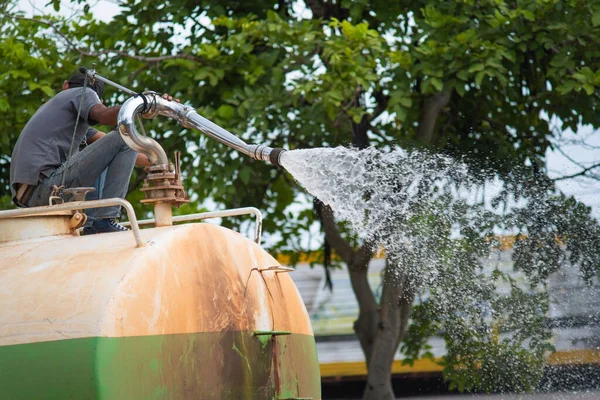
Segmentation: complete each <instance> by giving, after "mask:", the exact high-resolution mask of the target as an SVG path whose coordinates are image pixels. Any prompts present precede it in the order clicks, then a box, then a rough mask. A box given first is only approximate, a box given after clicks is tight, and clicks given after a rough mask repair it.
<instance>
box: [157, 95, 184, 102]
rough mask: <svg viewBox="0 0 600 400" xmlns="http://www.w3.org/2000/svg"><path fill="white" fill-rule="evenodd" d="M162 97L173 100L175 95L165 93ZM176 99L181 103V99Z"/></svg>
mask: <svg viewBox="0 0 600 400" xmlns="http://www.w3.org/2000/svg"><path fill="white" fill-rule="evenodd" d="M162 98H163V99H165V100H169V101H173V96H171V95H170V94H168V93H164V94H163V95H162ZM175 101H176V102H177V103H181V102H180V101H179V99H175Z"/></svg>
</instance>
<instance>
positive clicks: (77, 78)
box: [68, 72, 104, 98]
mask: <svg viewBox="0 0 600 400" xmlns="http://www.w3.org/2000/svg"><path fill="white" fill-rule="evenodd" d="M84 81H85V74H82V73H81V72H76V73H75V74H73V76H71V78H69V80H68V82H69V88H74V87H83V83H84ZM87 86H88V87H89V88H91V89H92V90H93V91H94V92H96V94H97V95H98V97H100V98H102V96H103V95H104V82H102V81H99V80H98V79H96V82H94V84H92V83H91V82H90V79H89V78H88V82H87Z"/></svg>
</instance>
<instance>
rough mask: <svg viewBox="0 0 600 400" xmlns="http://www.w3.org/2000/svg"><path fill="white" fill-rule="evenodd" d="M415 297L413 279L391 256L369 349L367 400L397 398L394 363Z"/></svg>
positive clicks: (364, 397)
mask: <svg viewBox="0 0 600 400" xmlns="http://www.w3.org/2000/svg"><path fill="white" fill-rule="evenodd" d="M413 298H414V290H413V288H412V287H411V285H410V283H409V282H408V280H407V279H406V277H405V276H404V275H403V274H402V273H400V272H399V271H398V270H397V265H395V264H393V263H390V262H389V260H388V261H387V263H386V269H385V275H384V278H383V292H382V295H381V302H380V307H379V310H378V312H377V313H376V318H377V322H376V325H375V326H376V329H375V332H374V339H375V340H374V343H373V346H372V349H371V351H370V354H369V353H366V352H365V356H366V357H367V360H368V362H367V365H368V376H367V385H366V387H365V391H364V394H363V399H364V400H382V399H386V400H387V399H389V400H393V399H394V398H395V396H394V391H393V389H392V365H393V363H394V356H395V354H396V351H397V350H398V346H399V345H400V343H401V342H402V338H403V337H404V334H405V333H406V328H407V326H408V318H409V316H410V311H411V309H412V301H413ZM365 328H367V329H369V327H365Z"/></svg>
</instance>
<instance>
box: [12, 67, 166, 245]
mask: <svg viewBox="0 0 600 400" xmlns="http://www.w3.org/2000/svg"><path fill="white" fill-rule="evenodd" d="M85 79H86V76H85V74H83V73H81V72H77V73H76V74H74V75H73V76H72V77H71V78H70V79H69V80H68V81H65V82H64V83H63V86H62V91H61V92H60V93H58V94H57V95H56V96H54V97H53V98H52V99H50V100H49V101H47V102H46V103H44V104H43V105H42V106H41V107H40V108H39V109H38V110H37V111H36V113H35V114H34V115H33V117H31V119H30V120H29V121H28V122H27V124H26V125H25V128H23V131H22V132H21V134H20V135H19V138H18V140H17V143H16V144H15V147H14V149H13V153H12V158H11V164H10V189H11V192H12V196H13V202H14V203H15V204H16V205H17V206H19V207H36V206H44V205H48V204H49V198H50V196H51V194H52V191H53V189H54V187H55V186H56V187H60V186H63V185H64V187H65V188H70V187H86V186H93V185H94V183H95V182H96V181H97V180H98V178H99V177H100V175H101V174H103V172H104V171H105V172H104V174H105V175H104V176H103V178H104V179H101V180H99V182H101V184H102V185H101V187H99V188H97V189H98V192H99V198H113V197H120V198H124V197H125V195H126V194H127V188H128V185H129V179H130V177H131V173H132V171H133V166H134V164H138V165H140V166H148V165H149V162H148V159H147V157H146V156H145V155H143V154H138V153H137V152H135V151H134V150H132V149H130V148H129V147H128V146H127V145H126V144H125V142H124V141H123V139H122V138H121V135H120V134H119V133H118V132H116V131H113V132H110V133H108V134H106V133H104V132H101V131H99V130H97V129H95V128H92V127H91V125H96V124H102V125H106V126H111V127H114V126H116V125H117V117H118V114H119V109H120V108H121V107H120V106H114V107H106V106H105V105H104V104H103V101H102V100H101V99H102V95H103V94H104V83H103V82H101V81H98V80H96V81H95V82H93V83H92V82H85ZM84 86H85V87H84ZM163 97H164V98H167V99H168V100H172V97H171V96H169V95H168V94H165V95H163ZM78 117H79V122H78V123H77V124H76V121H77V119H78ZM80 143H83V146H84V147H83V148H82V150H81V151H79V145H80ZM120 209H121V207H120V206H114V207H106V208H95V209H88V210H86V214H87V216H88V219H89V220H90V221H91V224H90V225H89V226H86V227H85V228H84V234H86V235H88V234H94V233H105V232H119V231H124V230H127V229H126V228H125V227H123V226H122V225H120V224H119V223H118V218H119V215H120V211H121V210H120Z"/></svg>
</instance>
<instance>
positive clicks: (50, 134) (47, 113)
mask: <svg viewBox="0 0 600 400" xmlns="http://www.w3.org/2000/svg"><path fill="white" fill-rule="evenodd" d="M82 90H83V89H82V88H80V87H76V88H72V89H67V90H63V91H62V92H60V93H58V94H57V95H56V96H54V97H53V98H52V99H50V100H49V101H48V102H46V103H45V104H44V105H42V106H41V107H40V108H39V109H38V110H37V111H36V113H35V114H34V115H33V117H31V119H30V120H29V122H27V125H25V128H23V131H22V132H21V134H20V135H19V139H18V140H17V144H15V147H14V149H13V153H12V157H11V163H10V189H11V191H12V194H13V197H14V195H15V184H17V183H26V184H28V185H37V184H38V183H39V180H40V177H41V176H42V175H43V176H50V175H52V172H54V171H55V170H56V169H57V168H58V167H59V166H60V165H61V164H63V163H64V162H65V161H67V156H68V155H69V148H70V146H71V140H72V139H73V129H74V128H75V120H76V119H77V110H78V109H79V104H80V101H81V95H82ZM83 96H84V97H83V103H81V112H80V116H79V123H78V124H77V132H76V133H75V141H74V142H73V153H75V152H77V151H78V148H79V144H80V143H81V141H82V140H83V138H84V135H85V137H86V139H89V138H90V137H92V136H93V135H94V134H95V133H96V132H97V131H96V130H95V129H93V128H90V123H89V122H88V116H89V113H90V109H91V108H92V107H93V106H95V105H96V104H100V103H101V102H100V99H99V98H98V95H97V94H96V92H94V91H93V90H92V89H90V88H86V89H85V93H83Z"/></svg>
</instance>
